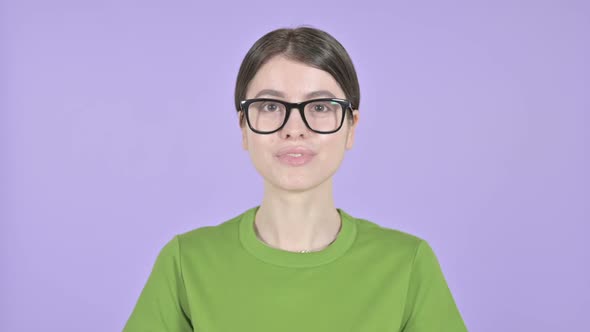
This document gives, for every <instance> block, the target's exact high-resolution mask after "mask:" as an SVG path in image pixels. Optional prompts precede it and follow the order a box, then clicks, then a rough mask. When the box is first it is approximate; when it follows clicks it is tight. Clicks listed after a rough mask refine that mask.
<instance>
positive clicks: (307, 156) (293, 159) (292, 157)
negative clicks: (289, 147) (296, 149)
mask: <svg viewBox="0 0 590 332" xmlns="http://www.w3.org/2000/svg"><path fill="white" fill-rule="evenodd" d="M313 158H314V154H311V153H284V154H280V155H278V156H277V159H278V160H279V162H281V163H282V164H284V165H287V166H295V167H296V166H303V165H306V164H308V163H309V162H311V161H312V160H313Z"/></svg>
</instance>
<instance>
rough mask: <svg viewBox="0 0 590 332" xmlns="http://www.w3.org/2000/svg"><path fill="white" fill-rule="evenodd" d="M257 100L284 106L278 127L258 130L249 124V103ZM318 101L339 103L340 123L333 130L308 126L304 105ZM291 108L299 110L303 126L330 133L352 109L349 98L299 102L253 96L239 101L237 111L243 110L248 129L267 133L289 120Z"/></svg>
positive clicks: (319, 132)
mask: <svg viewBox="0 0 590 332" xmlns="http://www.w3.org/2000/svg"><path fill="white" fill-rule="evenodd" d="M258 101H272V102H276V103H279V104H283V105H284V106H285V110H286V112H287V113H286V114H285V120H284V121H283V123H282V124H281V125H280V126H279V128H277V129H275V130H272V131H260V130H256V129H254V128H253V127H252V124H250V117H249V116H248V111H249V109H250V104H252V103H254V102H258ZM318 101H333V102H336V103H338V104H340V106H342V119H341V120H340V125H339V126H338V128H336V129H334V130H330V131H320V130H315V129H313V128H311V127H310V126H309V123H308V122H307V119H306V118H305V106H306V105H307V104H310V103H313V102H318ZM293 108H296V109H298V110H299V114H300V115H301V119H303V123H305V126H306V127H307V128H308V129H309V130H311V131H313V132H315V133H318V134H332V133H335V132H337V131H338V130H340V128H342V124H343V123H344V118H345V117H346V111H347V110H349V109H350V111H351V112H352V110H353V109H352V103H351V102H350V101H349V100H346V99H340V98H317V99H310V100H306V101H302V102H300V103H290V102H287V101H284V100H278V99H272V98H254V99H246V100H242V101H241V102H240V109H239V110H238V112H239V111H243V112H244V116H245V117H246V122H248V127H250V130H252V131H253V132H255V133H257V134H262V135H267V134H272V133H276V132H277V131H279V130H281V129H283V127H284V126H285V124H287V121H289V116H290V115H291V110H292V109H293Z"/></svg>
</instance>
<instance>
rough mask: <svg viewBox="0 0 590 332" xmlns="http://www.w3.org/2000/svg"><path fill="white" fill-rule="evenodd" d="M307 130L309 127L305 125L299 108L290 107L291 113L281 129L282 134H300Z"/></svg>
mask: <svg viewBox="0 0 590 332" xmlns="http://www.w3.org/2000/svg"><path fill="white" fill-rule="evenodd" d="M308 132H309V128H307V126H306V125H305V122H304V121H303V118H302V117H301V114H300V113H299V109H297V108H295V107H294V108H293V109H291V114H290V115H289V118H288V119H287V123H285V126H284V127H283V129H281V133H282V135H288V136H301V135H303V134H306V133H308Z"/></svg>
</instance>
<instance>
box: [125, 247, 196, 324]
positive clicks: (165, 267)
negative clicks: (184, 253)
mask: <svg viewBox="0 0 590 332" xmlns="http://www.w3.org/2000/svg"><path fill="white" fill-rule="evenodd" d="M180 263H181V262H180V244H179V239H178V236H174V238H173V239H172V240H170V241H169V242H168V243H166V245H164V247H163V248H162V249H161V250H160V252H159V254H158V257H157V258H156V261H155V263H154V265H153V267H152V271H151V273H150V275H149V277H148V279H147V282H146V284H145V285H144V287H143V290H142V291H141V294H140V295H139V299H138V300H137V303H136V304H135V307H134V309H133V311H132V313H131V315H130V317H129V319H128V320H127V323H126V324H125V327H124V328H123V332H140V331H141V332H148V331H154V332H155V331H158V332H184V331H193V327H192V323H191V318H190V310H189V309H188V299H187V294H186V290H185V288H184V281H183V279H182V268H181V264H180Z"/></svg>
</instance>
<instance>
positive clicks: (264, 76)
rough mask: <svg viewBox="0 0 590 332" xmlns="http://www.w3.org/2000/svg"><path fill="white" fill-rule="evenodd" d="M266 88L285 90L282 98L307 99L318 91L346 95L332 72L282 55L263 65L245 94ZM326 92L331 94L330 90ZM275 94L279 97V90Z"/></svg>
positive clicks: (252, 93) (282, 92)
mask: <svg viewBox="0 0 590 332" xmlns="http://www.w3.org/2000/svg"><path fill="white" fill-rule="evenodd" d="M263 90H267V91H268V90H274V91H277V92H279V93H281V94H282V96H283V97H282V98H287V99H304V97H308V96H310V95H313V93H314V92H317V91H323V92H328V93H331V94H332V95H333V96H334V97H337V98H345V95H344V92H343V91H342V89H341V88H340V85H339V84H338V82H337V81H336V80H335V79H334V77H333V76H332V75H330V73H328V72H326V71H323V70H321V69H318V68H315V67H312V66H310V65H307V64H304V63H301V62H297V61H293V60H290V59H287V58H285V57H283V56H275V57H273V58H271V59H270V60H269V61H268V62H266V63H265V64H264V65H262V66H261V67H260V69H259V70H258V72H257V73H256V75H255V76H254V78H253V79H252V81H250V84H249V87H248V91H247V92H246V98H254V96H256V95H259V94H260V92H261V91H263ZM325 95H326V96H328V94H327V93H325ZM275 96H277V97H280V96H279V95H278V93H275Z"/></svg>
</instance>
